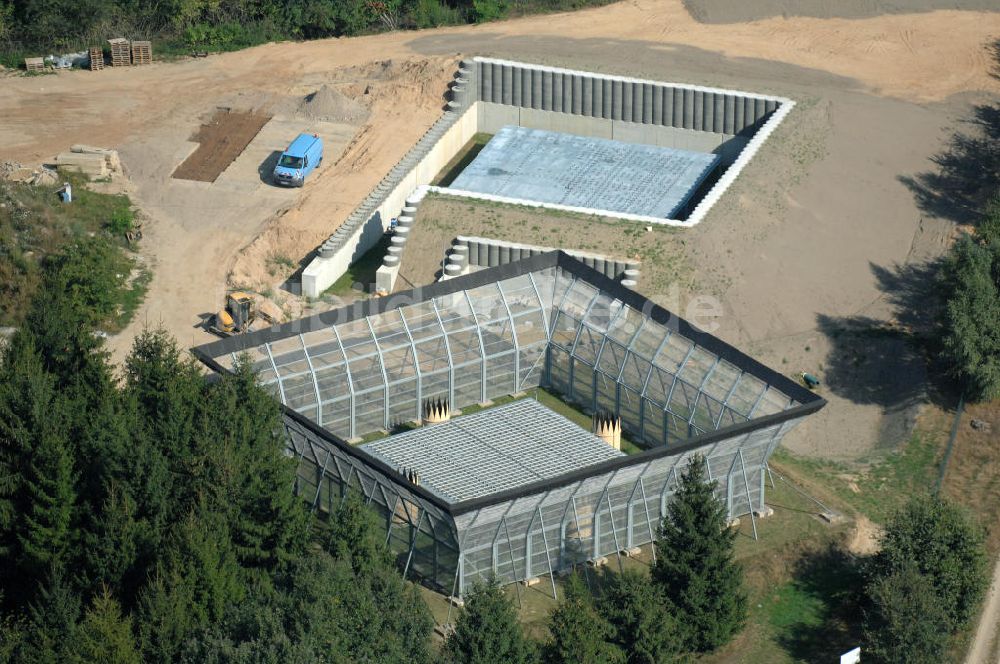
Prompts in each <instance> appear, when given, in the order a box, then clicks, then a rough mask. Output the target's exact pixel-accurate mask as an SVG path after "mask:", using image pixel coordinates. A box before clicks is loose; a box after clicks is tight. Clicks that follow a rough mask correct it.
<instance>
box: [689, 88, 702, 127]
mask: <svg viewBox="0 0 1000 664" xmlns="http://www.w3.org/2000/svg"><path fill="white" fill-rule="evenodd" d="M704 113H705V93H704V92H702V91H701V90H695V91H694V114H693V116H692V117H693V119H694V124H692V125H691V126H690V127H686V128H687V129H695V130H697V131H702V130H703V129H704V120H705V115H704Z"/></svg>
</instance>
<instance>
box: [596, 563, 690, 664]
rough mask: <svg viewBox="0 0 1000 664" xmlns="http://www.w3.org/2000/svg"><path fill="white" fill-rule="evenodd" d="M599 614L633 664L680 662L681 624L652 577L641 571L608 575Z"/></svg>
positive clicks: (604, 582)
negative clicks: (671, 612)
mask: <svg viewBox="0 0 1000 664" xmlns="http://www.w3.org/2000/svg"><path fill="white" fill-rule="evenodd" d="M602 585H603V586H604V592H603V595H602V596H601V598H600V600H599V601H598V605H597V607H598V611H600V614H601V615H602V616H603V617H604V619H605V620H606V621H607V623H608V624H609V625H611V627H612V629H613V630H614V636H613V640H614V643H616V644H617V645H618V646H619V647H620V648H621V650H622V652H624V653H625V656H626V661H627V662H628V663H629V664H665V663H667V662H675V661H678V656H679V653H680V652H681V648H682V642H681V639H680V636H679V632H678V626H677V622H676V621H675V620H674V619H673V618H672V617H671V616H670V614H669V613H667V609H666V603H665V601H664V599H663V597H662V595H661V594H660V592H659V591H658V589H657V588H656V586H655V585H653V584H651V583H650V582H649V578H648V577H646V575H644V574H640V573H639V572H634V571H631V570H625V572H623V573H622V574H614V573H612V572H607V573H605V575H604V577H603V580H602Z"/></svg>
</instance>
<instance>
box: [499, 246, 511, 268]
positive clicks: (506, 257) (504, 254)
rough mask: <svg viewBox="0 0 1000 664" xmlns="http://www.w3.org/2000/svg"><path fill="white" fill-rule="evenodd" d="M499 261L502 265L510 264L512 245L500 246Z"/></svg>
mask: <svg viewBox="0 0 1000 664" xmlns="http://www.w3.org/2000/svg"><path fill="white" fill-rule="evenodd" d="M497 260H498V261H499V262H500V265H506V264H507V263H509V262H510V245H507V244H501V245H500V255H499V258H498V259H497Z"/></svg>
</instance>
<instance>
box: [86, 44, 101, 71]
mask: <svg viewBox="0 0 1000 664" xmlns="http://www.w3.org/2000/svg"><path fill="white" fill-rule="evenodd" d="M88 53H89V54H90V71H100V70H101V69H104V51H102V50H101V47H100V46H91V47H90V49H89V51H88Z"/></svg>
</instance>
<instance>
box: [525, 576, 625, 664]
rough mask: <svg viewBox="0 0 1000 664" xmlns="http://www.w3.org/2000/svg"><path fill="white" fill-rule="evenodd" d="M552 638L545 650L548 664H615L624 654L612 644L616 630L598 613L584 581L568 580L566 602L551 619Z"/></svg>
mask: <svg viewBox="0 0 1000 664" xmlns="http://www.w3.org/2000/svg"><path fill="white" fill-rule="evenodd" d="M549 632H550V633H551V634H552V639H551V641H549V643H548V644H546V647H545V661H546V662H547V663H548V664H616V663H619V662H624V661H625V655H624V653H623V652H622V651H621V649H619V648H618V647H617V646H615V645H614V644H613V643H611V641H610V640H611V638H612V637H613V635H614V633H615V630H614V629H612V627H611V625H610V624H609V623H608V622H607V621H606V620H605V619H604V618H602V617H601V615H600V614H598V613H597V610H596V609H595V608H594V601H593V598H592V597H591V596H590V592H589V591H588V590H587V586H586V585H585V584H584V581H583V579H582V578H581V577H580V575H579V574H577V573H574V574H572V575H570V576H569V578H567V579H566V584H565V586H564V588H563V599H562V601H561V602H560V603H559V606H557V607H556V608H555V610H554V611H553V612H552V614H551V615H550V616H549Z"/></svg>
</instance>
